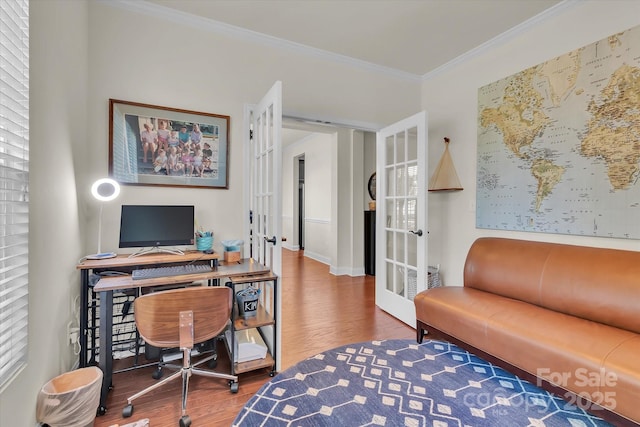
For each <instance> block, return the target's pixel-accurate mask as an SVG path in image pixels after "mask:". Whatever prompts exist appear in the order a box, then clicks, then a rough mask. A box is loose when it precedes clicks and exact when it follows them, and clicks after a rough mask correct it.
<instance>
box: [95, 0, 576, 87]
mask: <svg viewBox="0 0 640 427" xmlns="http://www.w3.org/2000/svg"><path fill="white" fill-rule="evenodd" d="M98 1H99V2H100V3H102V4H104V5H108V6H114V7H119V8H121V9H125V10H128V11H130V12H137V13H141V14H144V15H148V16H155V17H157V18H161V19H166V20H169V21H173V22H176V23H180V24H183V25H188V26H191V27H193V28H198V29H200V30H203V31H211V32H214V33H218V34H223V35H226V36H229V37H233V38H235V39H237V40H242V41H246V42H251V43H258V44H262V45H264V46H269V47H274V48H279V49H283V50H289V51H292V52H296V53H298V54H303V55H307V56H312V57H315V58H320V59H323V60H326V61H332V62H335V63H340V64H344V65H348V66H352V67H355V68H359V69H362V70H365V71H369V72H374V73H378V74H384V75H386V76H388V77H394V78H398V79H401V80H406V81H410V82H424V81H426V80H429V79H431V78H433V77H436V76H438V75H440V74H443V73H445V72H447V71H448V70H450V69H452V68H453V67H455V66H456V65H458V64H460V63H463V62H465V61H468V60H470V59H472V58H475V57H477V56H479V55H481V54H483V53H485V52H487V51H488V50H489V49H492V48H494V47H495V46H498V45H500V44H503V43H506V42H507V41H509V40H511V39H513V38H514V37H516V36H518V35H520V34H522V33H524V32H525V31H527V30H529V29H530V28H531V27H533V26H534V25H536V24H537V23H539V22H542V21H544V20H547V19H549V18H550V17H553V16H555V15H557V14H558V13H560V12H562V11H564V10H566V9H568V8H570V7H572V6H574V5H576V4H578V3H580V1H582V0H563V1H561V2H560V3H557V4H556V5H555V6H552V7H550V8H549V9H547V10H545V11H543V12H541V13H539V14H538V15H536V16H534V17H532V18H530V19H528V20H526V21H524V22H523V23H521V24H518V25H516V26H515V27H513V28H511V29H510V30H507V31H505V32H504V33H502V34H500V35H498V36H496V37H494V38H492V39H491V40H489V41H487V42H485V43H483V44H481V45H479V46H477V47H475V48H473V49H471V50H470V51H468V52H466V53H464V54H462V55H460V56H458V57H456V58H454V59H453V60H451V61H449V62H447V63H445V64H443V65H441V66H439V67H438V68H435V69H434V70H431V71H429V72H428V73H425V74H423V75H422V76H420V75H417V74H413V73H408V72H406V71H401V70H397V69H395V68H391V67H385V66H382V65H377V64H373V63H371V62H367V61H362V60H360V59H355V58H352V57H349V56H346V55H340V54H337V53H333V52H328V51H326V50H323V49H318V48H315V47H311V46H307V45H304V44H301V43H295V42H292V41H289V40H284V39H281V38H278V37H274V36H270V35H267V34H263V33H259V32H257V31H251V30H247V29H245V28H241V27H237V26H235V25H230V24H226V23H224V22H220V21H216V20H213V19H209V18H203V17H200V16H196V15H192V14H190V13H186V12H182V11H179V10H175V9H171V8H168V7H165V6H161V5H158V4H154V3H149V2H147V1H144V0H98Z"/></svg>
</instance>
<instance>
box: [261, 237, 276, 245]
mask: <svg viewBox="0 0 640 427" xmlns="http://www.w3.org/2000/svg"><path fill="white" fill-rule="evenodd" d="M264 241H265V242H268V243H272V244H274V245H275V244H276V236H273V237H272V238H270V239H267V236H264Z"/></svg>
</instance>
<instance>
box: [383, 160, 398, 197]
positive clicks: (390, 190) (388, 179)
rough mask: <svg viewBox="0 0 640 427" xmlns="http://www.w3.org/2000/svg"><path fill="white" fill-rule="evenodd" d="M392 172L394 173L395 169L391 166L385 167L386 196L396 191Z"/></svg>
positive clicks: (392, 194) (394, 193)
mask: <svg viewBox="0 0 640 427" xmlns="http://www.w3.org/2000/svg"><path fill="white" fill-rule="evenodd" d="M394 174H395V169H394V168H393V166H391V167H389V168H387V169H386V175H387V176H386V179H385V182H386V183H387V185H386V188H387V196H391V197H393V196H395V195H396V191H395V188H396V187H395V182H396V181H395V179H394Z"/></svg>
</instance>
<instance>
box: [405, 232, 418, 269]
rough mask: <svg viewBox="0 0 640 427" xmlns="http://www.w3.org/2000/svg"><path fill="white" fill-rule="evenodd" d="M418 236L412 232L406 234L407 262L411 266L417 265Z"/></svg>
mask: <svg viewBox="0 0 640 427" xmlns="http://www.w3.org/2000/svg"><path fill="white" fill-rule="evenodd" d="M417 249H418V236H416V235H415V234H413V233H408V234H407V264H408V265H410V266H411V267H417V266H418V254H417Z"/></svg>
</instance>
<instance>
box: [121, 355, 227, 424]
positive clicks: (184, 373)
mask: <svg viewBox="0 0 640 427" xmlns="http://www.w3.org/2000/svg"><path fill="white" fill-rule="evenodd" d="M182 350H183V361H184V363H183V366H182V367H180V368H179V370H178V371H177V372H174V373H173V374H171V375H170V376H168V377H166V378H164V379H163V380H161V381H160V382H158V383H156V384H153V385H151V386H149V387H147V388H145V389H144V390H141V391H139V392H138V393H136V394H134V395H133V396H131V397H129V398H128V399H127V406H125V407H124V409H123V410H122V416H123V417H124V418H128V417H130V416H131V415H133V411H134V406H133V401H134V400H135V399H137V398H139V397H141V396H144V395H145V394H147V393H149V392H151V391H153V390H155V389H157V388H159V387H162V386H163V385H164V384H166V383H168V382H170V381H173V380H174V379H176V378H179V377H182V417H181V418H180V426H181V427H188V426H190V425H191V419H190V418H189V416H188V415H187V414H186V410H187V393H188V391H189V378H190V377H191V375H200V376H204V377H209V378H221V379H226V380H228V384H229V387H230V391H231V393H237V392H238V377H237V376H236V375H230V374H223V373H221V372H212V371H206V370H204V369H199V368H197V366H199V365H202V364H203V363H207V362H209V361H211V360H215V359H216V357H217V354H213V355H211V356H209V357H206V358H204V359H202V360H200V361H198V363H195V364H193V363H191V349H182ZM165 366H169V367H171V366H170V365H165Z"/></svg>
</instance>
